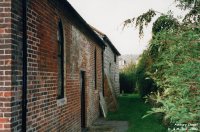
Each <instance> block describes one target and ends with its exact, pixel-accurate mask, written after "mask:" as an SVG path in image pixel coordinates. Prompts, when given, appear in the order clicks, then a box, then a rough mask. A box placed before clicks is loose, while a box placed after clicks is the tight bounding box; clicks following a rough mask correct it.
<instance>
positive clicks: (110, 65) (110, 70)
mask: <svg viewBox="0 0 200 132" xmlns="http://www.w3.org/2000/svg"><path fill="white" fill-rule="evenodd" d="M111 68H112V64H111V63H110V64H109V73H110V74H111V73H112V69H111Z"/></svg>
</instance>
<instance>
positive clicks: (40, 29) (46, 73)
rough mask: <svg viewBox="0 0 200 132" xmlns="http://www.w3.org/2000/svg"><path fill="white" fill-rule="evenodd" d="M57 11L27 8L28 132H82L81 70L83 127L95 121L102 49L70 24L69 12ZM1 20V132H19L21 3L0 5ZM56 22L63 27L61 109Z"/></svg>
mask: <svg viewBox="0 0 200 132" xmlns="http://www.w3.org/2000/svg"><path fill="white" fill-rule="evenodd" d="M2 3H3V4H2ZM5 3H7V4H5ZM57 4H58V3H57ZM11 6H12V17H11V11H10V9H11ZM7 7H8V8H7ZM57 7H59V6H58V5H56V4H52V3H51V2H49V1H48V0H42V1H41V0H29V2H28V16H27V17H28V18H27V22H28V25H27V28H28V31H27V32H28V49H27V50H28V55H27V61H28V64H27V65H28V71H27V72H28V76H27V83H28V86H27V97H28V98H27V99H28V103H27V131H74V132H76V131H80V129H81V116H80V114H81V111H80V110H81V109H80V108H81V106H80V101H81V100H80V97H81V96H80V71H81V70H83V71H85V72H86V109H87V110H86V125H87V126H89V125H91V123H92V122H93V121H94V120H95V119H96V118H97V117H98V116H99V91H100V90H102V58H101V56H102V55H101V53H102V49H101V48H100V46H98V45H97V43H96V42H95V41H94V40H93V39H92V38H91V37H90V36H88V35H87V32H86V31H84V30H83V29H84V28H81V29H80V27H81V25H77V24H74V20H73V21H72V20H71V18H70V17H69V16H68V15H67V14H68V13H69V12H64V11H63V10H62V9H58V8H57ZM5 12H6V13H5ZM0 16H1V17H0V38H1V39H0V42H1V43H0V75H1V76H0V78H1V79H0V110H1V111H0V130H8V131H21V97H22V96H21V95H22V58H23V57H22V1H18V0H12V4H11V0H0ZM59 18H61V19H62V22H63V26H64V41H65V48H64V50H65V55H64V56H65V61H64V64H65V70H64V72H65V101H64V103H61V104H62V105H60V104H58V102H57V89H58V64H57V62H58V60H57V55H58V53H57V51H58V42H57V27H58V21H59ZM11 22H12V24H11ZM11 27H12V28H11ZM11 29H12V30H11ZM11 33H12V37H11ZM95 48H96V51H97V59H96V60H97V63H96V64H97V89H96V90H95V83H94V82H95V81H94V78H95V72H94V69H95V68H94V66H95V63H94V51H95ZM11 107H12V109H11ZM11 110H12V111H11ZM11 124H12V125H11ZM11 126H12V130H11V129H10V128H11Z"/></svg>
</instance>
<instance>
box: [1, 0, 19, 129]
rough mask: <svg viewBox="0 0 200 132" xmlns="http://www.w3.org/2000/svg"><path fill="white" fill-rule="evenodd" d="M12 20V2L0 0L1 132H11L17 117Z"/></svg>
mask: <svg viewBox="0 0 200 132" xmlns="http://www.w3.org/2000/svg"><path fill="white" fill-rule="evenodd" d="M11 20H12V19H11V0H0V131H3V132H6V131H11V123H12V122H14V120H15V118H11V116H13V117H15V115H14V114H15V113H13V112H12V109H11V106H15V105H16V104H15V102H11V100H13V99H14V96H15V94H17V93H15V92H14V91H15V90H17V89H18V87H14V85H15V84H13V83H11V79H12V80H13V79H14V77H12V75H13V74H14V73H13V72H12V69H14V67H13V63H14V61H13V60H14V56H13V55H12V52H13V49H14V48H15V46H14V45H13V44H12V39H11V33H12V30H11V28H12V26H11ZM12 96H13V98H12ZM13 126H16V124H13Z"/></svg>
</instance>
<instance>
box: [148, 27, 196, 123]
mask: <svg viewBox="0 0 200 132" xmlns="http://www.w3.org/2000/svg"><path fill="white" fill-rule="evenodd" d="M154 45H157V46H158V51H157V57H156V58H154V59H155V60H154V63H153V65H151V68H150V70H148V72H149V74H148V75H149V76H150V77H151V78H152V79H153V80H154V81H155V82H156V84H157V86H158V87H159V90H158V92H157V93H154V96H150V97H151V99H153V100H155V101H156V102H157V103H159V104H161V105H160V107H158V108H152V111H149V112H148V113H149V114H152V113H164V115H165V116H164V118H165V119H166V120H169V121H170V122H171V123H198V121H199V120H200V96H199V95H200V74H199V73H200V30H199V27H197V28H195V26H193V27H182V28H180V29H178V30H168V31H162V32H160V33H158V34H157V35H156V36H154V39H152V41H151V43H150V47H153V46H154ZM148 52H149V54H153V52H152V50H151V48H149V49H148Z"/></svg>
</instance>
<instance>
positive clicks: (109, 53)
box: [104, 44, 120, 96]
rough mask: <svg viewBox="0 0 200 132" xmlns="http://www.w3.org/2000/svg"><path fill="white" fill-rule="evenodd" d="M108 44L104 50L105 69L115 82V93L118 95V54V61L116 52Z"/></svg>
mask: <svg viewBox="0 0 200 132" xmlns="http://www.w3.org/2000/svg"><path fill="white" fill-rule="evenodd" d="M106 45H107V46H106V48H105V51H104V71H105V72H106V73H107V74H108V75H109V77H110V79H111V82H112V84H113V88H114V91H115V95H116V96H118V95H119V93H120V90H119V64H118V56H116V62H115V53H114V52H113V50H112V49H111V48H110V46H109V45H108V44H106ZM110 64H111V65H110Z"/></svg>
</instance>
